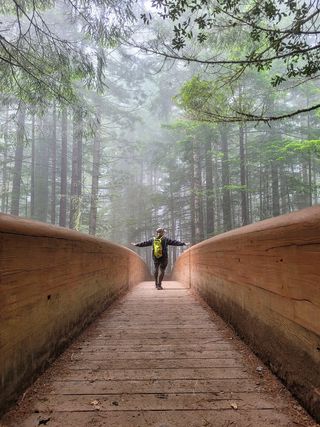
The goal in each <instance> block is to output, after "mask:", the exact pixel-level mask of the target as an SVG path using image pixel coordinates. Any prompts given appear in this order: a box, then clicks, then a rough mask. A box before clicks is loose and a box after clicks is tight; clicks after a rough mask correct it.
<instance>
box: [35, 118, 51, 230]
mask: <svg viewBox="0 0 320 427" xmlns="http://www.w3.org/2000/svg"><path fill="white" fill-rule="evenodd" d="M48 140H50V134H49V132H48V116H46V117H45V118H44V119H40V120H39V126H38V138H36V152H35V170H34V172H35V173H34V217H35V218H36V219H37V220H39V221H44V222H46V221H47V217H48V202H49V192H48V184H49V143H48Z"/></svg>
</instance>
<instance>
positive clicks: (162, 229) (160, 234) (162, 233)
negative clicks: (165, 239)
mask: <svg viewBox="0 0 320 427" xmlns="http://www.w3.org/2000/svg"><path fill="white" fill-rule="evenodd" d="M156 233H157V236H158V237H162V236H163V235H164V233H165V229H164V228H161V227H159V228H157V229H156Z"/></svg>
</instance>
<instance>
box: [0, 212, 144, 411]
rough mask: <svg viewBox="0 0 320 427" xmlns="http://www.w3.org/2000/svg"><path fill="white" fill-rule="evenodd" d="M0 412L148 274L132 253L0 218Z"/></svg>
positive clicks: (39, 225) (65, 232) (56, 229)
mask: <svg viewBox="0 0 320 427" xmlns="http://www.w3.org/2000/svg"><path fill="white" fill-rule="evenodd" d="M0 252H1V253H0V273H1V276H0V277H1V281H0V304H1V307H0V325H1V328H0V369H1V391H0V412H1V410H3V409H4V408H5V407H6V406H7V405H8V404H9V403H10V402H11V401H12V400H13V399H14V398H15V397H16V396H17V394H18V393H21V391H22V390H23V387H25V386H26V385H27V384H29V383H30V382H31V381H32V380H33V379H34V378H35V375H36V374H37V373H38V372H39V371H40V370H42V369H43V368H44V367H45V366H47V365H48V364H49V363H50V362H51V361H52V360H53V359H54V358H55V357H56V355H57V354H58V353H59V352H60V351H61V350H62V349H63V348H65V346H66V344H67V343H69V342H70V340H71V339H72V338H73V337H74V336H76V335H77V334H78V333H79V332H80V331H81V330H82V329H83V328H84V327H85V326H86V325H88V324H89V323H90V322H91V321H92V319H94V318H95V317H96V316H97V314H99V313H100V312H101V311H102V310H103V309H105V308H106V307H107V306H108V305H109V304H110V303H111V302H112V301H113V300H114V299H115V298H116V297H118V296H119V295H120V294H121V293H123V292H124V291H126V290H128V289H129V288H130V286H132V285H134V284H137V283H139V282H140V281H141V280H144V279H146V278H148V277H149V273H148V271H147V268H146V265H145V264H144V262H143V261H142V260H141V258H140V257H138V256H137V255H136V254H135V253H134V252H133V251H130V250H129V249H126V248H124V247H121V246H118V245H115V244H113V243H110V242H107V241H104V240H102V239H96V238H94V237H92V236H88V235H83V234H81V233H77V232H75V231H71V230H67V229H64V228H61V227H54V226H51V225H47V224H43V223H40V222H34V221H29V220H25V219H22V218H17V217H12V216H8V215H0Z"/></svg>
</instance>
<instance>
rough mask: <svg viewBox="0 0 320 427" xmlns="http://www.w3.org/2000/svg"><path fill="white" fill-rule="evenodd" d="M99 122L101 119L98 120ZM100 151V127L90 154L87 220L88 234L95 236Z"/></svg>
mask: <svg viewBox="0 0 320 427" xmlns="http://www.w3.org/2000/svg"><path fill="white" fill-rule="evenodd" d="M98 119H99V120H101V117H99V118H98ZM100 151H101V135H100V125H99V129H97V133H96V135H95V137H94V141H93V152H92V184H91V205H90V218H89V234H93V235H95V234H96V230H97V206H98V193H99V173H100V154H101V153H100Z"/></svg>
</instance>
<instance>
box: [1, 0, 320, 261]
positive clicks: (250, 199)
mask: <svg viewBox="0 0 320 427" xmlns="http://www.w3.org/2000/svg"><path fill="white" fill-rule="evenodd" d="M319 12H320V10H319V8H318V1H300V0H298V1H297V2H292V1H287V0H277V1H276V0H262V1H259V0H253V1H247V0H245V1H242V2H240V1H239V0H214V1H207V0H200V1H197V0H193V1H190V2H188V1H185V0H153V1H152V2H149V1H146V2H142V1H137V2H132V1H130V0H119V1H113V0H102V1H99V0H93V1H88V0H73V1H71V0H56V1H55V0H33V1H29V0H4V1H2V2H1V5H0V15H1V19H0V192H1V212H2V213H6V214H11V215H18V216H22V217H27V218H32V219H34V220H38V221H43V222H47V223H51V224H55V225H59V226H62V227H69V228H71V229H75V230H78V231H81V232H84V233H90V234H92V235H96V236H99V237H102V238H106V239H109V240H112V241H114V242H117V243H120V244H124V245H126V246H128V247H130V242H134V241H135V242H137V241H141V240H146V239H148V238H150V237H151V236H152V235H153V234H154V231H155V229H156V228H157V227H159V226H162V227H165V228H166V230H167V232H168V235H169V236H170V237H172V238H174V239H179V240H182V241H190V242H191V244H195V243H197V242H200V241H202V240H204V239H206V238H209V237H212V236H215V235H217V234H219V233H223V232H225V231H228V230H231V229H233V228H237V227H241V226H244V225H247V224H250V223H253V222H256V221H260V220H263V219H266V218H270V217H274V216H278V215H281V214H285V213H288V212H292V211H295V210H298V209H302V208H304V207H308V206H312V205H314V204H317V203H318V202H319V198H320V191H319V190H320V110H319V106H320V104H319V94H320V81H319V70H320V62H319V61H320V51H319V24H320V20H319ZM131 248H132V247H131ZM179 250H180V249H179ZM179 250H178V249H176V248H173V250H172V251H171V263H173V262H174V261H175V259H176V256H177V255H178V253H179ZM139 253H140V254H141V255H142V256H143V257H145V258H146V260H147V261H148V262H150V253H149V251H143V250H142V251H139Z"/></svg>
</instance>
